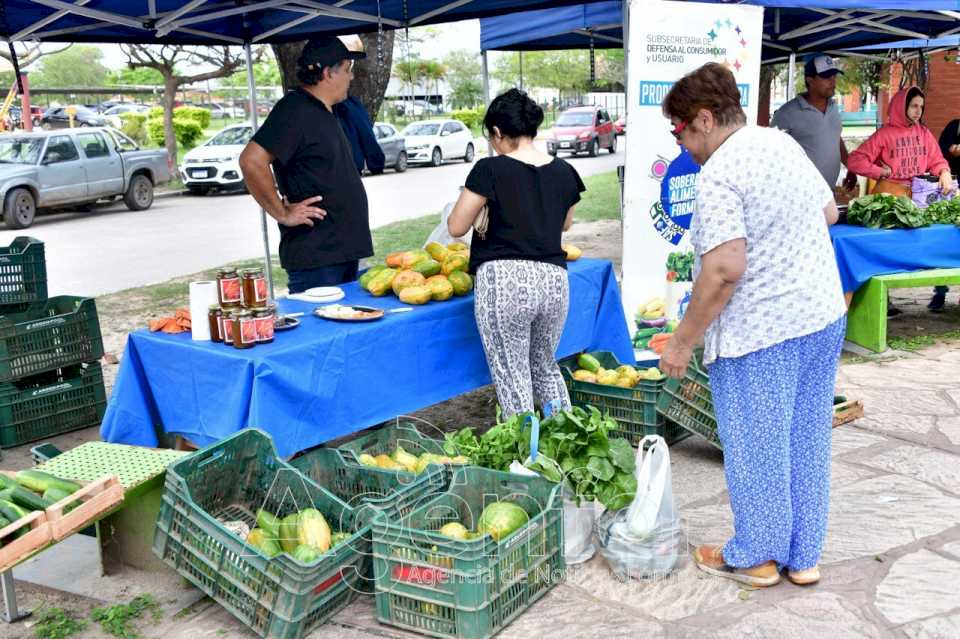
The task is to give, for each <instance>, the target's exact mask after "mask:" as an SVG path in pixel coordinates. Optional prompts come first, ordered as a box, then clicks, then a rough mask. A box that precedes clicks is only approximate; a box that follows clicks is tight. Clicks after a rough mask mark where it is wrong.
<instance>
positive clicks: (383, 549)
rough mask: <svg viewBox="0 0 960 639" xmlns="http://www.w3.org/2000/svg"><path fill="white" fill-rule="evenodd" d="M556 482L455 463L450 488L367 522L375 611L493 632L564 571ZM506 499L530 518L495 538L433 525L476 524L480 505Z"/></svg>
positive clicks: (457, 630)
mask: <svg viewBox="0 0 960 639" xmlns="http://www.w3.org/2000/svg"><path fill="white" fill-rule="evenodd" d="M561 490H562V489H561V487H560V485H558V484H554V483H551V482H549V481H547V480H545V479H542V478H540V477H527V476H522V475H513V474H510V473H502V472H498V471H495V470H488V469H485V468H477V467H474V466H469V467H463V468H458V469H456V470H455V471H454V473H453V478H452V481H451V484H450V487H449V489H448V490H447V491H446V492H445V493H441V494H440V495H437V496H436V497H435V499H434V500H433V501H431V502H430V503H429V504H427V505H425V506H423V507H421V508H418V509H417V510H415V511H413V512H412V513H411V514H410V515H408V516H407V517H405V518H403V519H402V520H399V521H394V522H391V521H389V520H387V519H386V518H384V517H378V518H377V519H375V520H374V522H373V557H374V574H375V576H376V604H377V619H378V620H379V621H380V622H382V623H385V624H389V625H392V626H397V627H400V628H405V629H408V630H413V631H415V632H418V633H421V634H425V635H431V636H434V637H457V638H459V639H485V638H487V637H492V636H493V635H495V634H497V633H498V632H500V631H501V630H503V629H504V628H505V627H506V626H507V625H509V624H510V622H512V621H513V620H514V619H515V618H516V617H517V616H519V615H520V614H522V613H523V612H524V611H525V610H526V609H527V608H529V607H530V606H531V605H532V604H533V603H534V602H535V601H537V600H538V599H539V598H540V597H542V596H543V595H545V594H546V593H547V592H548V591H549V590H550V588H552V587H553V586H555V585H557V584H558V583H560V582H561V581H562V580H563V579H564V577H565V573H566V564H565V562H564V557H563V500H562V499H561ZM499 500H508V501H512V502H514V503H516V504H517V505H519V506H521V507H523V509H524V510H526V511H527V514H528V515H529V516H530V520H529V522H528V523H527V524H526V525H525V526H523V527H522V528H520V529H519V530H518V531H516V532H515V533H514V534H513V535H510V536H509V537H506V538H504V539H501V540H500V541H499V542H498V541H495V540H494V539H493V538H492V537H490V536H489V535H484V536H483V537H481V538H478V539H472V540H468V541H458V540H454V539H450V538H448V537H445V536H442V535H440V534H439V533H438V532H437V530H439V528H440V527H442V526H443V525H444V524H446V523H448V522H451V521H460V522H461V523H463V524H464V525H465V526H466V527H467V528H468V529H471V530H473V529H475V528H476V523H477V519H478V518H479V516H480V513H481V512H482V511H483V509H484V507H485V506H486V505H488V504H490V503H492V502H495V501H499Z"/></svg>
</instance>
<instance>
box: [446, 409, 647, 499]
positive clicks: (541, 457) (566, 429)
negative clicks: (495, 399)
mask: <svg viewBox="0 0 960 639" xmlns="http://www.w3.org/2000/svg"><path fill="white" fill-rule="evenodd" d="M525 420H526V414H521V415H514V416H513V417H511V418H510V419H509V420H507V421H506V422H504V423H501V424H497V425H496V426H494V427H493V428H491V429H490V430H488V431H487V432H486V433H484V434H483V435H481V436H480V437H479V438H478V437H477V436H476V435H475V434H474V433H473V429H472V428H464V429H462V430H459V431H457V432H455V433H447V435H446V442H445V444H444V449H445V452H446V453H447V454H450V455H453V454H459V455H466V456H467V457H469V458H470V460H471V461H472V462H473V463H474V464H476V465H478V466H484V467H486V468H493V469H495V470H508V469H509V467H510V462H512V461H513V460H517V461H521V462H522V461H524V460H526V459H527V458H528V457H529V456H530V433H529V429H527V430H525V429H524V423H525ZM616 427H617V424H616V422H615V421H613V420H612V419H610V418H608V417H603V416H602V415H601V414H600V411H598V410H597V409H596V408H593V407H590V411H589V412H587V411H585V410H583V409H582V408H579V407H574V408H573V409H572V410H569V411H559V412H556V413H554V414H553V415H551V416H550V417H548V418H546V419H544V420H543V421H542V422H540V442H539V454H538V456H537V459H536V460H534V462H533V463H532V464H530V466H529V467H530V469H531V470H533V471H535V472H537V473H539V474H541V475H542V476H543V477H545V478H547V479H549V480H550V481H555V482H560V481H563V482H564V483H565V484H566V485H567V487H568V488H569V489H570V491H571V492H572V493H573V494H574V495H575V497H576V500H577V502H578V503H579V502H580V501H581V500H582V499H585V500H587V501H594V500H596V501H599V502H600V503H601V504H603V505H604V506H605V507H606V508H607V509H608V510H619V509H621V508H625V507H626V506H627V505H629V504H630V502H631V501H633V497H634V495H635V494H636V492H637V481H636V479H635V478H634V476H633V472H634V450H633V448H632V447H631V446H630V442H628V441H627V440H625V439H610V437H609V433H610V431H611V430H614V429H616Z"/></svg>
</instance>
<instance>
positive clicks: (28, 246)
mask: <svg viewBox="0 0 960 639" xmlns="http://www.w3.org/2000/svg"><path fill="white" fill-rule="evenodd" d="M45 299H47V261H46V258H45V256H44V251H43V242H41V241H40V240H37V239H34V238H32V237H25V236H21V237H18V238H16V239H14V240H13V242H12V243H11V244H10V245H9V246H6V247H0V308H2V307H9V306H19V305H22V304H29V303H30V302H42V301H43V300H45ZM9 310H10V309H7V311H8V312H9Z"/></svg>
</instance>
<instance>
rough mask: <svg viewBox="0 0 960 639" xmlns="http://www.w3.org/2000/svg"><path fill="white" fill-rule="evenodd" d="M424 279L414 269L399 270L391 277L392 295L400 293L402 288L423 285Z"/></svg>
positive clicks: (425, 279)
mask: <svg viewBox="0 0 960 639" xmlns="http://www.w3.org/2000/svg"><path fill="white" fill-rule="evenodd" d="M426 281H427V278H425V277H424V276H423V275H421V274H420V273H417V272H416V271H400V272H399V273H397V276H396V277H395V278H393V284H392V285H391V287H392V288H393V294H394V295H400V293H401V292H402V291H403V289H405V288H410V287H411V286H423V284H424V283H425V282H426Z"/></svg>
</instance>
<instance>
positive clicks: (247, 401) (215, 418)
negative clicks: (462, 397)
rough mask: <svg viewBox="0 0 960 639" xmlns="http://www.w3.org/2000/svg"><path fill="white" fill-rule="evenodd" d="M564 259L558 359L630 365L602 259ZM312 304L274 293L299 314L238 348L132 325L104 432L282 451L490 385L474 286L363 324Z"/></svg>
mask: <svg viewBox="0 0 960 639" xmlns="http://www.w3.org/2000/svg"><path fill="white" fill-rule="evenodd" d="M569 267H570V271H569V274H570V311H569V314H568V316H567V324H566V326H565V328H564V333H563V337H562V339H561V341H560V346H559V348H558V350H557V356H558V357H559V358H562V357H566V356H568V355H571V354H573V353H577V352H579V351H582V350H585V349H589V350H609V351H613V352H614V353H616V355H617V357H618V358H620V359H621V361H625V362H626V361H633V360H632V358H633V349H632V347H631V345H630V335H629V333H628V331H627V325H626V320H625V317H624V312H623V306H622V304H621V301H620V289H619V287H618V286H617V281H616V279H615V278H614V274H613V267H612V265H611V264H610V262H606V261H600V260H590V259H581V260H579V261H577V262H572V263H570V264H569ZM343 288H344V291H345V292H346V298H345V300H344V302H343V303H354V304H367V305H375V306H378V307H380V308H395V307H398V306H402V304H401V303H400V302H399V300H397V299H396V298H394V297H393V296H388V297H382V298H374V297H371V296H370V295H369V294H368V293H367V292H365V291H363V290H361V289H360V288H359V286H358V285H357V283H356V282H354V283H351V284H348V285H346V286H344V287H343ZM315 306H316V305H315V304H308V303H304V302H297V301H293V300H281V302H280V307H281V310H283V311H284V312H295V311H304V312H305V313H306V315H304V316H303V317H302V318H300V319H301V325H300V326H299V327H298V328H296V329H294V330H291V331H288V332H280V333H277V336H276V340H275V341H274V342H273V343H272V344H261V345H258V346H256V347H255V348H253V349H251V350H246V351H242V350H236V349H233V348H231V347H227V346H224V345H223V344H215V343H213V342H194V341H192V340H191V339H190V334H189V333H185V334H180V335H166V334H163V333H150V332H148V331H146V330H141V331H137V332H135V333H131V334H130V336H129V339H128V340H127V348H126V352H125V354H124V357H123V360H122V362H121V364H120V372H119V374H118V376H117V381H116V385H115V386H114V389H113V395H112V397H111V399H110V404H109V405H108V407H107V413H106V415H105V417H104V420H103V425H102V426H101V431H100V434H101V436H102V438H103V439H104V440H105V441H108V442H118V443H124V444H134V445H139V446H157V445H158V437H157V431H158V430H160V431H162V432H167V433H177V434H180V435H183V436H184V437H186V438H187V439H189V440H190V441H192V442H193V443H195V444H197V445H200V446H206V445H208V444H211V443H213V442H215V441H217V440H220V439H222V438H224V437H226V436H228V435H230V434H232V433H234V432H236V431H238V430H240V429H242V428H246V427H248V426H256V427H258V428H261V429H263V430H265V431H266V432H268V433H270V434H271V435H272V436H273V438H274V441H275V442H276V445H277V448H278V450H279V451H280V454H281V455H283V456H285V457H286V456H289V455H292V454H293V453H296V452H297V451H300V450H303V449H305V448H309V447H312V446H316V445H317V444H320V443H322V442H325V441H328V440H330V439H333V438H336V437H340V436H342V435H346V434H348V433H352V432H355V431H358V430H361V429H363V428H367V427H369V426H372V425H374V424H378V423H380V422H383V421H386V420H388V419H391V418H393V417H395V416H397V415H402V414H406V413H410V412H413V411H416V410H418V409H421V408H424V407H426V406H430V405H432V404H436V403H438V402H442V401H445V400H447V399H450V398H451V397H455V396H457V395H459V394H461V393H464V392H467V391H470V390H473V389H476V388H479V387H480V386H483V385H485V384H489V383H490V372H489V370H488V369H487V363H486V359H485V358H484V355H483V348H482V346H481V343H480V336H479V334H478V333H477V327H476V323H475V322H474V319H473V295H472V294H470V295H467V296H464V297H458V298H454V299H452V300H450V301H447V302H443V303H430V304H427V305H425V306H419V307H415V308H414V310H413V311H411V312H409V313H397V314H393V315H387V316H386V317H385V318H384V319H382V320H378V321H375V322H366V323H347V322H331V321H328V320H322V319H318V318H316V317H313V316H312V315H310V311H311V310H312V309H313V308H314V307H315ZM198 319H200V318H198ZM201 321H205V318H202V320H201ZM468 425H469V424H463V426H468Z"/></svg>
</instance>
